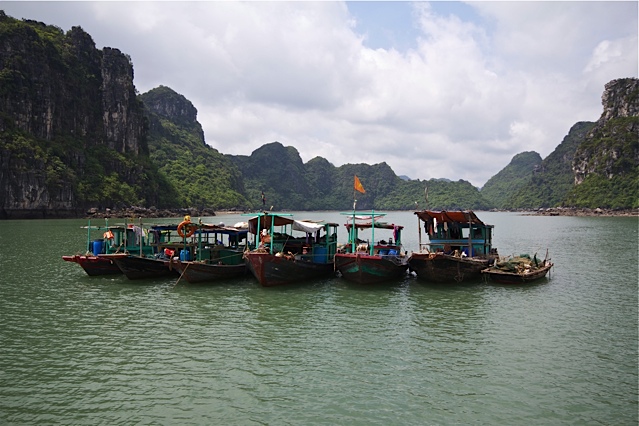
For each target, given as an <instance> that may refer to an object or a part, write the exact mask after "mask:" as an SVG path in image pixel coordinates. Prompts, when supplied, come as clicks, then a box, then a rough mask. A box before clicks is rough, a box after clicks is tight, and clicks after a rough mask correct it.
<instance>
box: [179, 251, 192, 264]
mask: <svg viewBox="0 0 639 426" xmlns="http://www.w3.org/2000/svg"><path fill="white" fill-rule="evenodd" d="M180 261H182V262H190V261H191V252H190V251H188V250H184V249H182V250H180Z"/></svg>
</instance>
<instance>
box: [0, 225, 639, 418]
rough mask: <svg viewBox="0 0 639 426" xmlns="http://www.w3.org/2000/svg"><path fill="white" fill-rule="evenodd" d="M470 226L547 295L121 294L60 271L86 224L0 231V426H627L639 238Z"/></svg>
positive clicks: (399, 288)
mask: <svg viewBox="0 0 639 426" xmlns="http://www.w3.org/2000/svg"><path fill="white" fill-rule="evenodd" d="M478 215H479V217H480V218H482V219H483V220H485V221H486V222H488V223H492V224H494V225H495V237H494V242H495V245H496V246H497V247H498V249H499V251H500V253H501V254H502V255H505V254H511V253H514V254H519V253H530V254H533V253H534V252H535V251H536V252H538V253H539V254H540V255H542V257H543V254H545V250H546V248H548V249H549V250H550V255H551V257H552V259H553V261H554V262H555V268H554V270H552V271H551V276H550V279H549V280H544V281H541V282H539V283H536V284H532V285H528V286H510V287H509V286H503V285H495V284H490V283H484V282H477V283H470V284H464V285H454V286H447V285H429V284H425V283H422V282H419V281H417V280H416V279H414V278H407V279H405V280H403V281H398V282H394V283H389V284H385V285H378V286H376V287H374V288H365V287H362V286H357V285H352V284H348V283H346V282H344V281H343V280H340V279H330V280H325V281H316V282H308V283H300V284H297V285H294V286H287V287H280V288H268V289H265V288H261V287H260V286H259V285H258V284H257V282H256V281H253V280H252V279H245V280H239V281H229V282H222V283H219V284H212V285H190V284H187V283H183V282H179V283H178V284H177V285H175V279H172V278H171V279H163V280H149V281H142V282H135V281H128V280H127V279H126V278H125V277H123V276H117V277H115V278H114V277H110V278H103V277H88V276H87V275H86V274H85V273H84V272H83V271H82V269H81V268H80V267H79V266H77V265H75V264H70V263H67V262H63V261H62V259H61V256H62V255H64V254H74V253H76V252H79V251H82V248H83V247H84V245H85V242H86V234H85V231H83V230H81V229H80V226H82V225H84V224H85V221H83V220H45V221H4V222H0V268H1V271H2V273H1V274H0V276H1V278H0V279H1V285H0V320H1V324H2V327H1V328H0V424H3V425H4V424H9V425H20V424H28V425H33V424H91V425H95V424H108V425H130V424H181V425H190V424H198V425H199V424H205V425H212V424H238V425H263V424H268V425H287V424H289V425H300V424H327V425H333V424H349V425H372V424H376V425H393V424H396V425H424V424H441V425H448V424H481V425H487V424H491V425H493V424H504V425H506V424H507V425H524V424H525V425H528V424H544V425H546V424H575V425H583V424H593V425H594V424H605V425H636V424H637V422H638V418H637V417H638V415H637V410H638V379H637V372H638V365H637V363H638V354H637V352H638V318H637V310H638V300H637V299H638V269H637V268H638V266H637V263H638V258H639V257H638V256H639V255H638V235H637V232H638V220H637V219H636V218H578V217H574V218H573V217H534V216H520V215H515V214H506V213H478ZM296 217H297V218H300V219H303V218H310V217H315V218H319V217H328V218H329V219H332V220H336V221H338V222H339V223H343V222H344V218H343V217H342V216H340V215H339V214H338V213H313V214H309V213H301V214H298V215H296ZM241 219H244V218H242V217H240V216H224V217H215V218H207V220H206V221H211V222H215V223H217V222H219V221H225V222H226V223H230V224H232V223H235V222H237V221H238V220H241ZM388 220H389V221H391V222H395V223H399V224H403V225H405V226H406V230H405V233H404V242H405V245H406V246H407V248H408V249H409V250H411V249H416V246H417V231H416V230H417V220H416V218H415V216H414V215H412V214H411V213H406V212H402V213H395V212H393V213H391V214H390V215H389V217H388ZM100 223H103V222H100ZM342 230H343V227H342V229H340V231H342ZM345 236H346V234H345V233H343V235H340V240H341V241H344V240H345Z"/></svg>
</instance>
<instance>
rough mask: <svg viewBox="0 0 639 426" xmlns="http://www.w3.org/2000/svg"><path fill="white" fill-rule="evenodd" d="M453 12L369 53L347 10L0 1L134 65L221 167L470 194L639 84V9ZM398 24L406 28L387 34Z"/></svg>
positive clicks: (418, 14)
mask: <svg viewBox="0 0 639 426" xmlns="http://www.w3.org/2000/svg"><path fill="white" fill-rule="evenodd" d="M446 5H447V4H446V3H438V4H437V7H431V6H430V5H429V4H428V3H424V2H417V3H414V4H412V7H413V8H414V10H413V12H414V13H413V14H412V15H411V14H410V13H400V14H394V15H393V16H392V17H390V16H389V19H388V21H387V22H385V25H384V29H383V31H384V32H385V33H384V34H383V35H382V38H383V39H384V40H385V41H384V43H390V41H388V40H392V39H393V38H395V37H399V36H406V35H407V34H413V36H414V34H417V36H416V37H417V38H416V39H413V40H397V48H392V47H389V48H369V47H367V45H366V44H365V43H364V39H365V37H369V38H370V39H372V38H373V36H374V34H370V31H371V28H375V27H374V25H369V26H368V27H367V29H366V31H368V32H369V33H368V34H359V33H357V29H358V27H357V22H358V19H359V20H360V21H361V20H362V19H361V18H360V17H358V16H354V15H351V14H350V13H349V9H348V4H347V3H341V2H333V1H329V2H60V3H58V2H56V3H53V2H43V3H35V2H33V3H32V2H2V8H3V9H4V10H5V11H6V13H7V14H8V15H10V16H14V17H17V18H22V17H25V18H29V19H36V20H40V21H43V22H45V23H47V24H53V25H58V26H60V27H61V28H63V29H64V30H68V29H70V28H71V26H74V25H80V26H82V28H84V29H85V30H86V31H87V32H88V33H89V34H91V35H92V36H93V38H94V40H95V41H96V45H97V47H98V48H101V47H104V46H109V47H117V48H119V49H120V50H122V51H123V52H124V53H127V54H129V55H130V56H131V57H132V60H133V64H134V69H135V84H136V87H137V88H138V90H139V91H140V92H145V91H148V90H150V89H152V88H154V87H157V86H159V85H165V86H168V87H171V88H172V89H174V90H175V91H177V92H179V93H181V94H183V95H184V96H185V97H187V98H188V99H189V100H190V101H191V102H193V104H194V105H195V107H196V108H197V109H198V119H199V121H200V122H201V123H202V126H203V128H204V132H205V137H206V141H207V143H209V144H211V145H212V146H214V147H215V148H216V149H218V150H219V151H220V152H222V153H228V154H242V155H250V153H251V152H252V151H253V150H255V149H257V148H259V147H260V146H261V145H263V144H265V143H269V142H273V141H276V140H277V141H279V142H282V143H283V144H285V145H291V146H294V147H296V148H297V149H298V151H299V152H300V155H301V156H302V159H303V160H304V161H308V160H310V159H311V158H313V157H315V156H322V157H324V158H326V159H327V160H328V161H330V162H331V163H333V164H335V165H336V166H339V165H341V164H344V163H359V162H366V163H369V164H374V163H379V162H383V161H385V162H386V163H388V164H389V165H390V166H391V167H392V168H393V170H394V171H395V172H396V173H397V174H398V175H408V176H410V177H412V178H420V179H428V178H432V177H446V178H449V179H452V180H457V179H466V180H469V181H471V182H472V183H473V184H475V185H477V186H481V185H483V183H484V182H485V181H486V180H487V179H488V178H490V177H491V176H492V175H494V174H495V173H497V172H498V171H499V170H501V169H502V168H503V167H504V166H506V164H508V162H509V161H510V159H511V158H512V157H513V156H514V155H515V154H517V153H519V152H522V151H529V150H536V151H538V152H539V153H540V154H541V155H542V157H545V156H546V155H548V154H549V153H550V152H551V151H552V150H553V149H554V148H555V147H556V146H557V144H559V143H560V142H561V140H562V139H563V137H564V136H565V135H566V134H567V132H568V130H569V129H570V127H571V126H572V125H573V124H574V123H576V122H577V121H583V120H596V119H597V118H598V117H599V115H600V113H601V103H600V99H601V94H602V91H603V87H604V84H605V83H607V82H608V81H610V80H612V79H615V78H623V77H637V3H636V2H469V3H468V4H467V5H466V8H465V14H464V16H462V15H459V16H458V15H456V14H455V12H454V10H453V11H452V12H450V13H444V12H442V10H443V9H445V7H446ZM367 6H368V7H370V9H371V11H373V10H375V9H374V8H375V4H374V3H370V4H367ZM389 7H390V6H389V4H384V8H383V9H380V11H381V12H382V13H378V15H377V16H376V19H378V20H379V19H382V20H383V19H384V13H388V11H389ZM396 7H408V6H407V4H406V3H403V2H402V3H397V4H396ZM469 8H470V9H469ZM366 9H367V8H366V7H362V5H361V4H358V7H357V10H358V13H365V11H366ZM452 9H453V8H451V10H452ZM469 10H472V11H474V15H473V14H471V13H467V12H468V11H469ZM403 16H411V18H410V22H408V21H407V22H405V23H404V24H405V25H406V26H407V27H408V26H414V27H411V31H405V30H406V28H403V29H399V28H398V29H397V31H393V29H392V28H391V23H392V25H397V20H398V19H400V18H401V17H403ZM398 17H399V18H398ZM389 34H390V36H389ZM406 46H411V48H406Z"/></svg>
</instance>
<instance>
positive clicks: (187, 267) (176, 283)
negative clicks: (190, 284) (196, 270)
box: [171, 259, 191, 288]
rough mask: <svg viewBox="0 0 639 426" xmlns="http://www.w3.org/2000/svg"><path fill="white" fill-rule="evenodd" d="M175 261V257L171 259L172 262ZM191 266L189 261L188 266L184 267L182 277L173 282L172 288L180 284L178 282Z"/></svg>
mask: <svg viewBox="0 0 639 426" xmlns="http://www.w3.org/2000/svg"><path fill="white" fill-rule="evenodd" d="M172 262H173V259H171V263H172ZM189 266H191V264H190V263H188V264H187V265H186V268H184V270H183V271H182V273H181V274H180V277H179V278H178V279H177V281H176V282H175V284H173V287H171V288H175V286H176V285H178V283H179V282H180V280H181V279H182V275H184V273H185V272H186V270H187V269H189Z"/></svg>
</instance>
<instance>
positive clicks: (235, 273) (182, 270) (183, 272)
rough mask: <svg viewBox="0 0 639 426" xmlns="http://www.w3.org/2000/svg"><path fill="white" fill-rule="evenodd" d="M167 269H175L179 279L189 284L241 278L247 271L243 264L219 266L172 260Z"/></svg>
mask: <svg viewBox="0 0 639 426" xmlns="http://www.w3.org/2000/svg"><path fill="white" fill-rule="evenodd" d="M169 267H170V268H174V269H176V270H177V271H178V272H179V274H180V276H181V279H184V280H186V281H187V282H189V283H202V282H209V281H217V280H223V279H229V278H236V277H242V276H244V275H246V271H247V268H246V264H245V263H241V264H239V265H219V264H211V263H202V262H180V261H179V260H172V261H171V263H170V265H169Z"/></svg>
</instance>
